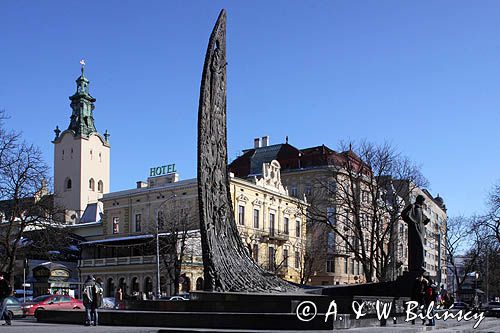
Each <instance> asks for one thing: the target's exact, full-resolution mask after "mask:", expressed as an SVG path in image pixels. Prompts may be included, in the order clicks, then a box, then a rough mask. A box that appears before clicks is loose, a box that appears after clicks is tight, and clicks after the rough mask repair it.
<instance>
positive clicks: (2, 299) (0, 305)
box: [0, 273, 12, 326]
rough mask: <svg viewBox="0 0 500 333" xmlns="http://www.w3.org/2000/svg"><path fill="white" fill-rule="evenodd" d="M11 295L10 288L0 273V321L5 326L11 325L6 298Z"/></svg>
mask: <svg viewBox="0 0 500 333" xmlns="http://www.w3.org/2000/svg"><path fill="white" fill-rule="evenodd" d="M11 293H12V288H11V287H10V284H9V281H7V279H5V276H4V275H3V273H0V319H4V320H5V323H4V324H2V326H5V325H8V326H10V325H12V322H11V318H10V316H9V313H8V312H7V297H9V296H10V295H11Z"/></svg>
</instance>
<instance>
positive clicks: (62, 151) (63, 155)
mask: <svg viewBox="0 0 500 333" xmlns="http://www.w3.org/2000/svg"><path fill="white" fill-rule="evenodd" d="M62 159H63V160H64V149H63V151H62Z"/></svg>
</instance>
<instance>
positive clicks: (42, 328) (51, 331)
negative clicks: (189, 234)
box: [0, 318, 500, 333]
mask: <svg viewBox="0 0 500 333" xmlns="http://www.w3.org/2000/svg"><path fill="white" fill-rule="evenodd" d="M2 323H3V321H2ZM474 323H475V322H474V321H473V320H472V321H469V322H465V321H461V322H457V321H456V320H451V319H450V320H448V321H446V322H443V321H437V323H436V326H434V327H428V326H423V325H418V324H416V325H411V324H407V323H402V324H396V325H390V326H386V327H380V326H377V327H362V328H351V329H348V330H332V331H328V330H323V331H307V332H308V333H326V332H333V333H335V332H345V333H369V332H380V333H386V332H387V333H400V332H401V333H420V332H438V333H469V332H470V333H496V332H500V318H485V319H484V320H483V321H482V322H481V324H480V325H479V327H478V328H477V329H473V326H474ZM0 332H1V333H4V332H5V333H28V332H37V333H45V332H47V333H63V332H64V333H80V332H92V333H100V332H101V333H104V332H110V333H118V332H124V333H128V332H137V333H160V332H161V333H174V332H179V333H199V332H210V333H213V332H226V333H227V332H233V333H249V332H256V331H250V330H234V329H231V330H224V329H222V330H214V329H203V328H199V329H191V328H189V329H181V328H170V329H169V328H160V327H130V326H128V327H125V326H97V327H86V326H83V325H81V326H79V325H66V324H46V323H38V322H36V320H34V319H33V318H27V319H18V320H13V321H12V326H0ZM257 332H259V333H299V332H302V331H270V330H269V331H257Z"/></svg>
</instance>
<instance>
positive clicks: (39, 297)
mask: <svg viewBox="0 0 500 333" xmlns="http://www.w3.org/2000/svg"><path fill="white" fill-rule="evenodd" d="M51 296H52V295H43V296H38V297H36V298H33V302H35V303H40V302H43V301H45V300H47V299H49V298H50V297H51Z"/></svg>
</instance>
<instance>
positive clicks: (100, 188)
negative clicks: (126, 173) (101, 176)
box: [97, 180, 104, 193]
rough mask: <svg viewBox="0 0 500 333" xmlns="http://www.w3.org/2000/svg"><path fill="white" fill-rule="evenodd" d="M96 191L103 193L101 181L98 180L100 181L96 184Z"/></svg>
mask: <svg viewBox="0 0 500 333" xmlns="http://www.w3.org/2000/svg"><path fill="white" fill-rule="evenodd" d="M97 191H99V193H102V192H104V184H103V183H102V180H100V181H99V182H98V183H97Z"/></svg>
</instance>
